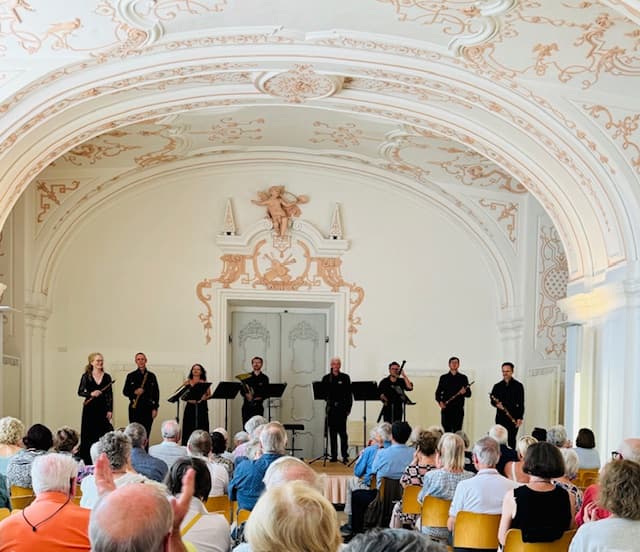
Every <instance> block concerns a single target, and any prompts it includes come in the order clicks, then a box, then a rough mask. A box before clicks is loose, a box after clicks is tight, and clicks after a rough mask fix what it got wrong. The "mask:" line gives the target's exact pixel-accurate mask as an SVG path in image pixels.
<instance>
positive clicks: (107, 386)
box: [82, 380, 116, 405]
mask: <svg viewBox="0 0 640 552" xmlns="http://www.w3.org/2000/svg"><path fill="white" fill-rule="evenodd" d="M115 382H116V380H111V383H107V385H105V386H104V387H103V388H102V389H98V391H100V393H103V392H104V391H106V390H107V389H109V387H111V386H112V385H113V384H114V383H115ZM93 399H95V397H89V398H88V399H85V400H84V402H83V403H82V404H83V405H87V404H89V403H90V402H91V401H92V400H93Z"/></svg>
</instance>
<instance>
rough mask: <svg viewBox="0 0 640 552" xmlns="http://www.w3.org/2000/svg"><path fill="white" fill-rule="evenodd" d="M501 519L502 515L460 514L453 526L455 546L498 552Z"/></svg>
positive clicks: (461, 512)
mask: <svg viewBox="0 0 640 552" xmlns="http://www.w3.org/2000/svg"><path fill="white" fill-rule="evenodd" d="M500 517H501V516H500V514H476V513H474V512H465V511H460V512H458V515H457V516H456V522H455V524H454V526H453V546H454V547H459V548H488V549H492V550H496V549H497V548H498V545H499V543H498V527H499V526H500Z"/></svg>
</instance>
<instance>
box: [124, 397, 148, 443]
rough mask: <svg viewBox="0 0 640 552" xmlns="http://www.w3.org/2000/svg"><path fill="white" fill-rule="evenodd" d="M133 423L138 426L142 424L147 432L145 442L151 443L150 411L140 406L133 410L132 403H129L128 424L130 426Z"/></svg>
mask: <svg viewBox="0 0 640 552" xmlns="http://www.w3.org/2000/svg"><path fill="white" fill-rule="evenodd" d="M140 402H141V401H140ZM133 422H138V423H139V424H142V425H143V426H144V428H145V429H146V430H147V440H148V441H151V426H152V425H153V416H152V415H151V409H150V408H148V407H146V406H142V405H140V404H138V405H137V407H136V408H133V403H130V404H129V423H130V424H132V423H133Z"/></svg>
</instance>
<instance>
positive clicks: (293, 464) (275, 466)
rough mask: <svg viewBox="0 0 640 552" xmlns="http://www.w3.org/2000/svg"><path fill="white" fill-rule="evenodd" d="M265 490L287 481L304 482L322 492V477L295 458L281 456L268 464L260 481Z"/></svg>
mask: <svg viewBox="0 0 640 552" xmlns="http://www.w3.org/2000/svg"><path fill="white" fill-rule="evenodd" d="M262 481H263V482H264V486H265V487H266V489H267V490H269V489H271V488H273V487H278V486H280V485H284V484H285V483H287V482H289V481H304V482H305V483H308V484H309V485H310V486H311V487H313V488H314V489H316V490H317V491H319V492H321V493H323V492H324V477H323V475H321V474H319V473H318V472H316V471H315V470H314V469H313V468H311V467H309V466H308V465H307V464H306V463H305V462H303V461H302V460H300V459H299V458H296V457H295V456H283V457H282V458H278V459H277V460H276V461H275V462H272V463H271V464H269V467H268V468H267V471H266V472H265V474H264V478H263V479H262Z"/></svg>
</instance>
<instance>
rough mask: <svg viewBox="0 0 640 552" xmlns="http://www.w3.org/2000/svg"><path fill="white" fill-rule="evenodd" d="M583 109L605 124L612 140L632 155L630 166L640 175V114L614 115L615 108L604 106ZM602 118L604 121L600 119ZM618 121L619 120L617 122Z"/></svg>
mask: <svg viewBox="0 0 640 552" xmlns="http://www.w3.org/2000/svg"><path fill="white" fill-rule="evenodd" d="M582 108H583V109H584V110H585V111H586V112H587V113H588V114H589V115H590V116H591V117H593V119H597V120H598V121H599V122H604V128H605V129H606V130H608V131H610V135H611V138H613V139H614V140H616V141H621V142H622V149H623V150H624V151H625V152H629V153H630V154H631V159H630V160H629V161H630V164H631V166H632V167H633V169H634V170H635V171H636V172H637V173H638V174H640V132H639V131H638V129H639V127H640V113H628V112H625V113H624V114H621V115H614V114H613V113H612V111H614V108H610V107H605V106H604V105H587V104H584V105H583V106H582ZM601 116H602V120H601V119H600V117H601ZM616 119H617V120H616Z"/></svg>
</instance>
